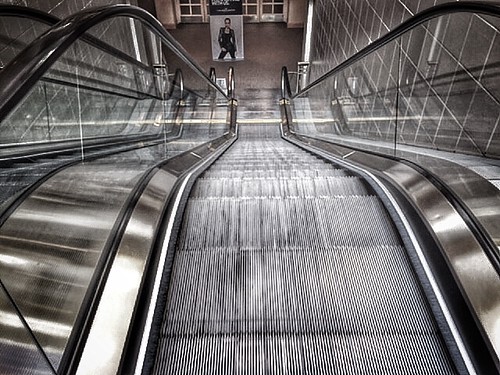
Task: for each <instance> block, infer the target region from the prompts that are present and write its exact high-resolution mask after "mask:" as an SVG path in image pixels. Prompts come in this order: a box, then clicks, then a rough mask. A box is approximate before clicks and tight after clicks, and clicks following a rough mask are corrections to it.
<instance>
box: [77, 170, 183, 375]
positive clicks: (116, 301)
mask: <svg viewBox="0 0 500 375" xmlns="http://www.w3.org/2000/svg"><path fill="white" fill-rule="evenodd" d="M176 180H177V178H176V177H175V176H173V175H172V174H170V173H168V172H166V171H163V170H159V171H158V172H157V173H156V174H155V176H154V177H153V178H152V179H151V181H150V182H149V184H148V186H147V188H146V189H145V191H144V193H143V194H142V195H141V198H140V199H139V201H138V203H137V205H136V207H135V209H134V212H133V213H132V216H131V218H130V220H129V222H128V224H127V228H126V230H125V233H124V235H123V237H122V240H121V242H120V246H119V248H118V251H117V254H116V257H115V260H114V262H113V266H112V267H111V271H110V273H109V276H108V279H107V282H106V288H105V289H104V292H103V294H102V298H101V303H100V304H99V308H98V310H97V313H96V316H95V318H94V320H93V323H92V328H91V331H90V333H89V336H88V339H87V342H86V344H85V349H84V351H83V354H82V358H81V360H80V363H79V366H78V371H77V374H89V375H94V374H116V373H118V368H119V365H120V359H121V357H122V352H123V348H124V346H125V341H126V339H127V334H128V333H129V327H130V321H131V319H132V314H133V312H134V309H135V307H136V303H137V298H138V296H139V293H138V291H139V288H140V286H141V280H142V278H143V275H144V271H145V266H146V262H147V260H148V259H149V256H150V251H151V247H152V245H153V243H154V241H155V234H156V231H157V226H158V223H159V220H160V218H161V214H162V212H163V207H164V205H165V203H166V202H167V198H168V195H169V193H170V192H171V189H172V187H173V185H174V183H175V182H176Z"/></svg>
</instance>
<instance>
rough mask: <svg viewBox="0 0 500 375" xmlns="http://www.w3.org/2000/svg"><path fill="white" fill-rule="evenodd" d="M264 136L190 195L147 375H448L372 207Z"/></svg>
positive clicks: (361, 193)
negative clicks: (153, 361) (151, 369)
mask: <svg viewBox="0 0 500 375" xmlns="http://www.w3.org/2000/svg"><path fill="white" fill-rule="evenodd" d="M276 128H277V127H276ZM276 128H275V131H276V134H277V129H276ZM268 129H269V126H267V127H266V126H265V125H262V124H261V125H256V126H248V125H245V126H241V132H242V139H241V140H239V141H238V142H237V143H236V144H235V145H234V146H233V148H231V150H230V151H228V152H227V153H226V154H225V155H224V156H223V157H221V158H220V159H219V160H218V161H217V162H216V163H215V164H214V166H213V167H212V168H211V169H210V170H208V171H207V172H206V173H205V174H204V175H203V176H202V178H200V180H199V181H198V182H197V184H196V185H195V187H194V190H193V193H192V196H191V197H190V199H189V201H188V206H187V209H186V212H185V213H184V218H183V225H182V227H181V233H180V237H179V239H178V242H177V252H176V255H175V261H174V265H173V270H172V276H171V281H170V285H169V290H168V300H167V307H166V309H165V312H164V321H163V325H162V331H161V337H160V341H159V349H158V352H157V361H156V364H155V373H161V374H166V373H292V372H297V373H305V372H313V373H334V372H335V371H339V372H341V373H367V372H373V373H395V372H396V373H397V372H403V373H405V374H406V373H415V374H421V373H429V372H432V371H435V372H436V373H450V374H451V373H455V371H456V369H455V368H454V365H453V364H452V363H451V362H450V358H449V356H448V354H447V349H446V348H445V346H444V341H443V339H442V337H441V334H440V333H439V331H438V329H437V326H436V323H435V321H434V318H433V317H432V315H431V313H430V310H429V309H428V306H427V303H426V302H425V299H426V297H425V296H424V294H423V291H422V289H421V287H420V286H419V283H418V280H417V279H416V276H415V273H414V272H413V271H412V266H411V264H410V261H409V258H408V255H407V253H406V250H405V249H404V248H403V247H402V245H401V243H400V239H399V236H398V235H397V234H396V233H395V232H394V229H393V226H392V224H391V222H390V219H389V216H388V214H387V213H386V211H385V210H384V209H383V206H382V204H381V203H380V201H379V200H378V198H377V197H376V196H373V195H372V193H371V190H370V189H369V188H368V187H367V185H364V184H363V182H362V181H361V180H359V179H358V178H356V177H354V176H351V175H349V174H348V173H346V171H344V170H336V169H334V168H333V167H331V166H330V165H328V164H327V163H324V162H322V161H320V160H319V159H316V158H315V157H313V156H311V155H308V154H306V153H304V152H301V151H298V150H297V149H295V148H294V147H293V146H291V145H289V144H287V143H285V142H283V141H280V140H277V139H266V138H269V134H267V133H268V132H267V130H268ZM271 138H272V137H271Z"/></svg>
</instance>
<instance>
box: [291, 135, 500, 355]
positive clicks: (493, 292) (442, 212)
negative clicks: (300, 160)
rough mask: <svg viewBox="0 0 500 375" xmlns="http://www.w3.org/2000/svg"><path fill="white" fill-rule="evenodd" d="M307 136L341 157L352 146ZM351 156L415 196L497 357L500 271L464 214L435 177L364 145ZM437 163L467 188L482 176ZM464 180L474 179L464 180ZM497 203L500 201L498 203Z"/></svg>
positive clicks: (486, 203)
mask: <svg viewBox="0 0 500 375" xmlns="http://www.w3.org/2000/svg"><path fill="white" fill-rule="evenodd" d="M299 138H300V136H299ZM304 140H305V141H306V142H307V143H308V144H314V145H316V147H318V148H320V149H327V150H328V151H327V152H328V153H330V154H332V155H334V156H337V157H342V156H343V155H344V154H345V153H346V152H348V151H349V150H350V149H349V148H346V147H344V146H339V145H334V144H332V143H327V142H324V141H320V140H314V139H311V138H304ZM304 140H303V141H304ZM349 160H350V161H351V162H354V163H355V164H356V165H359V166H362V167H364V168H370V169H371V170H374V171H377V172H378V173H382V174H383V175H385V176H386V178H389V180H391V181H392V182H393V183H394V184H395V185H396V186H398V187H399V189H402V190H403V191H405V192H406V194H407V195H408V196H409V197H410V198H411V200H412V201H413V203H414V204H415V206H416V207H417V208H418V210H419V211H420V212H421V213H422V215H423V217H424V218H425V219H426V221H427V223H428V224H429V226H430V227H431V228H432V231H433V233H434V234H435V236H436V238H437V240H438V241H439V243H440V245H441V247H442V249H443V251H444V254H445V255H446V258H447V261H448V264H449V265H450V267H451V269H452V270H453V274H454V275H455V277H456V280H457V282H458V283H459V285H460V286H461V289H462V290H463V291H464V295H465V297H466V299H467V300H468V302H469V303H470V306H471V307H472V311H473V313H474V314H475V316H476V317H477V320H478V322H479V324H480V326H481V331H482V332H483V333H484V335H485V340H487V342H488V343H489V345H490V347H491V348H492V351H493V352H492V356H493V357H494V358H495V359H496V361H498V358H500V330H499V328H498V327H499V317H500V276H499V275H498V273H497V271H496V270H495V268H494V266H493V265H492V263H491V261H490V260H489V258H488V257H487V256H486V254H485V252H484V250H483V248H482V246H481V245H480V243H479V242H478V240H477V239H476V237H475V236H474V235H473V233H472V232H471V231H470V229H469V227H468V225H467V224H466V223H465V222H464V219H463V218H462V217H461V216H460V214H459V213H458V212H457V211H456V210H455V208H454V207H453V206H452V205H451V204H450V202H449V201H448V200H447V199H446V198H445V197H444V196H443V194H442V193H441V192H440V191H439V190H438V189H437V188H436V187H435V186H434V185H433V184H432V183H430V182H429V181H428V180H427V179H426V178H424V177H423V176H422V175H421V174H420V173H418V172H417V171H415V170H414V169H412V168H410V167H408V166H407V165H405V164H401V163H397V162H395V161H392V160H390V159H385V158H384V157H379V156H375V155H371V154H365V153H363V152H360V151H358V152H356V153H355V154H353V155H351V157H350V158H349ZM436 163H437V164H440V163H444V168H443V170H442V172H443V177H444V175H446V174H447V173H448V174H449V176H450V178H451V177H452V176H454V179H455V181H456V183H457V185H462V189H465V190H468V189H472V190H474V185H475V183H476V182H477V181H476V182H474V181H471V180H468V179H465V180H464V179H462V178H461V177H460V175H459V174H456V173H454V172H455V171H456V169H452V170H451V171H447V172H446V171H445V169H446V162H445V161H443V160H436ZM450 181H451V180H450ZM464 182H465V183H467V182H469V184H465V185H464ZM469 194H470V192H469ZM493 202H496V200H495V199H494V200H493ZM492 204H493V205H494V207H498V205H496V204H495V203H492ZM481 205H483V207H491V204H489V203H488V201H487V197H485V200H481ZM497 222H498V220H497Z"/></svg>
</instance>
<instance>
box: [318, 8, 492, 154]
mask: <svg viewBox="0 0 500 375" xmlns="http://www.w3.org/2000/svg"><path fill="white" fill-rule="evenodd" d="M443 2H444V1H440V0H398V1H385V0H315V2H314V7H315V8H314V14H313V40H312V44H311V46H312V47H311V62H312V65H311V70H310V80H311V81H312V80H314V79H316V78H318V77H320V76H321V75H322V74H324V73H326V72H327V71H329V70H330V69H331V68H332V67H334V66H336V65H338V64H339V63H340V62H342V61H344V60H345V59H347V58H348V57H350V56H351V55H353V54H354V53H356V52H358V51H360V50H361V49H362V48H363V47H365V46H366V45H368V44H369V43H371V42H372V41H374V40H376V39H378V38H379V37H381V36H382V35H384V34H386V33H387V32H388V31H389V30H391V29H393V28H394V27H395V26H397V25H399V24H400V23H401V22H402V21H404V20H406V19H408V18H409V17H411V16H412V15H414V14H416V13H417V12H419V11H421V10H423V9H426V8H428V7H430V6H433V5H437V4H439V3H443ZM438 24H439V25H438ZM499 29H500V21H499V19H494V18H490V17H485V16H480V15H467V14H454V15H450V16H446V17H443V18H442V20H441V22H440V23H438V21H437V20H434V21H430V22H429V23H427V24H424V25H423V26H422V27H419V28H418V29H416V30H415V31H414V32H412V33H410V34H408V35H407V36H405V37H404V38H402V39H401V40H400V42H399V44H397V43H395V42H394V43H392V44H391V45H389V46H387V47H386V48H385V49H384V50H381V51H379V53H377V54H374V55H373V56H371V57H370V58H368V59H366V60H364V61H363V62H362V63H360V64H358V66H357V67H356V69H355V70H351V71H350V72H349V73H348V75H350V76H351V77H352V76H357V79H358V83H359V86H361V91H362V92H361V94H362V95H361V97H360V99H359V98H358V99H356V100H357V102H358V103H357V104H358V107H357V108H356V111H357V113H356V115H357V116H358V117H359V115H360V112H362V113H361V114H362V115H363V116H365V117H366V118H367V119H368V120H367V121H368V122H367V123H369V124H370V125H371V126H364V127H363V128H361V127H358V128H356V125H352V124H351V128H352V130H353V131H354V132H355V133H356V132H359V135H361V136H367V137H370V138H373V136H374V134H379V136H380V135H381V134H388V133H389V132H390V129H391V128H392V127H394V124H395V121H386V122H385V123H384V121H381V120H380V119H381V115H380V112H381V108H380V106H381V103H385V105H386V107H387V108H385V111H384V116H385V117H387V116H388V115H389V116H391V115H392V116H393V117H395V116H396V108H395V106H396V102H395V98H396V96H397V97H398V102H397V103H398V108H397V109H398V111H397V116H398V117H399V120H398V122H397V125H398V133H399V134H398V142H400V143H405V144H414V145H422V146H426V147H432V148H437V149H443V150H451V151H459V152H467V153H473V154H480V155H488V156H494V157H500V123H499V118H500V79H499V78H498V73H499V72H500V67H499V66H498V65H499V62H500V60H499V59H500V35H499ZM343 79H344V81H345V80H346V79H347V77H344V78H343ZM398 81H399V82H400V83H401V87H400V90H396V88H395V85H396V82H398ZM363 90H364V91H363ZM377 116H378V119H377ZM392 132H393V131H392ZM370 133H372V134H370Z"/></svg>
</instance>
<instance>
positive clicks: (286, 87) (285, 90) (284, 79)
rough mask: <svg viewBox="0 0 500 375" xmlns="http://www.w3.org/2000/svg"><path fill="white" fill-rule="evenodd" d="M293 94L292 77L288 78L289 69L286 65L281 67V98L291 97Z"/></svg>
mask: <svg viewBox="0 0 500 375" xmlns="http://www.w3.org/2000/svg"><path fill="white" fill-rule="evenodd" d="M292 96H293V94H292V89H291V88H290V79H289V78H288V69H287V67H286V66H283V67H282V68H281V98H282V99H286V98H291V97H292Z"/></svg>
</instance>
